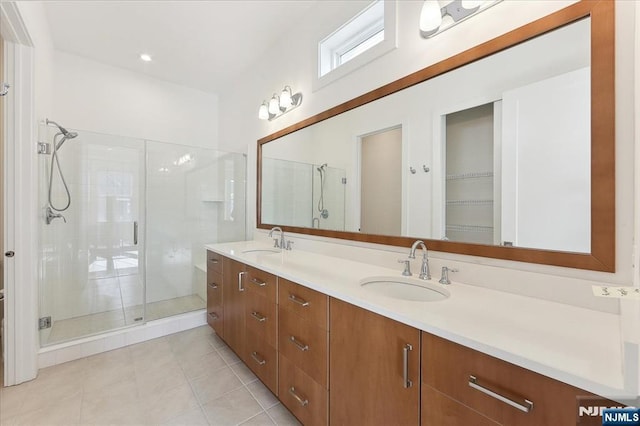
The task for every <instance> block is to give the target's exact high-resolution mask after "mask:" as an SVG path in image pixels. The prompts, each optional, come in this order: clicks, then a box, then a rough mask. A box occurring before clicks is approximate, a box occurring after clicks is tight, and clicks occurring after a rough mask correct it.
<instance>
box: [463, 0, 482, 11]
mask: <svg viewBox="0 0 640 426" xmlns="http://www.w3.org/2000/svg"><path fill="white" fill-rule="evenodd" d="M482 3H484V0H462V7H464V8H465V9H467V10H471V9H475V8H476V7H478V6H480V5H482Z"/></svg>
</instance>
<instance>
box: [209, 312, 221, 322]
mask: <svg viewBox="0 0 640 426" xmlns="http://www.w3.org/2000/svg"><path fill="white" fill-rule="evenodd" d="M209 316H210V317H211V319H212V320H217V319H218V318H220V317H218V314H216V313H215V312H209Z"/></svg>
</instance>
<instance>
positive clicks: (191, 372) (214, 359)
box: [178, 351, 227, 379]
mask: <svg viewBox="0 0 640 426" xmlns="http://www.w3.org/2000/svg"><path fill="white" fill-rule="evenodd" d="M178 364H179V365H180V366H181V367H182V370H183V371H184V374H185V376H186V377H187V379H195V378H197V377H200V376H204V375H205V374H210V373H212V372H214V371H216V370H219V369H221V368H225V367H227V363H226V362H224V359H222V357H221V356H220V354H219V353H218V352H217V351H213V352H209V353H208V354H205V355H203V356H201V357H199V358H194V359H191V358H186V359H178Z"/></svg>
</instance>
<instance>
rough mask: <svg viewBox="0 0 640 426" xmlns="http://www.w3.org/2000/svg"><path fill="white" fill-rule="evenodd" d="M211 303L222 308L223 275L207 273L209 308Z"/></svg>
mask: <svg viewBox="0 0 640 426" xmlns="http://www.w3.org/2000/svg"><path fill="white" fill-rule="evenodd" d="M209 302H211V303H212V304H214V305H220V306H222V274H220V273H217V272H213V271H207V306H208V305H209Z"/></svg>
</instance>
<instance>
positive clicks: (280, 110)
mask: <svg viewBox="0 0 640 426" xmlns="http://www.w3.org/2000/svg"><path fill="white" fill-rule="evenodd" d="M301 103H302V93H300V92H298V93H293V91H292V90H291V86H284V89H282V92H281V93H280V96H278V95H277V94H276V93H274V94H273V96H272V97H271V99H270V100H269V102H267V101H262V105H260V108H259V109H258V118H259V119H260V120H269V121H271V120H274V119H276V118H278V117H280V116H281V115H284V114H286V113H288V112H289V111H291V110H292V109H295V108H297V107H299V106H300V104H301Z"/></svg>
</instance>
